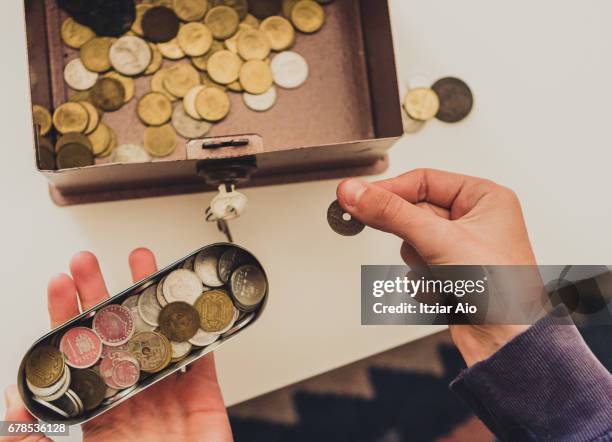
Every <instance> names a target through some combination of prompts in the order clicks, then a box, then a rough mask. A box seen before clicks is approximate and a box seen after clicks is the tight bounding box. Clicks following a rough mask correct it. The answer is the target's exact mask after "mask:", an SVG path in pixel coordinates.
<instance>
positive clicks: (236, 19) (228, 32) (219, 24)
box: [204, 6, 240, 40]
mask: <svg viewBox="0 0 612 442" xmlns="http://www.w3.org/2000/svg"><path fill="white" fill-rule="evenodd" d="M204 23H205V24H206V26H208V29H210V31H211V32H212V34H213V36H214V37H215V38H216V39H218V40H225V39H226V38H229V37H231V36H232V35H234V33H235V32H236V31H237V30H238V24H239V23H240V16H239V15H238V13H237V12H236V11H235V10H234V9H233V8H230V7H229V6H215V7H214V8H212V9H211V10H210V11H208V13H207V14H206V18H205V20H204Z"/></svg>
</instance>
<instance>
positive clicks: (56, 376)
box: [25, 345, 65, 388]
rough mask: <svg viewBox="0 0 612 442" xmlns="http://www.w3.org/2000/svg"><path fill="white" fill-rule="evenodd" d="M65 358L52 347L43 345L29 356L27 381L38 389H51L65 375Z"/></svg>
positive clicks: (26, 371)
mask: <svg viewBox="0 0 612 442" xmlns="http://www.w3.org/2000/svg"><path fill="white" fill-rule="evenodd" d="M64 369H65V365H64V356H63V355H62V353H61V352H60V351H59V350H58V349H56V348H54V347H51V346H48V345H41V346H38V347H36V348H35V349H34V350H32V352H31V353H30V354H29V355H28V358H27V360H26V365H25V374H26V378H27V380H29V381H30V382H31V383H32V385H35V386H36V387H41V388H45V387H49V386H51V385H54V384H55V383H56V382H58V381H59V380H60V379H61V377H62V376H63V374H64Z"/></svg>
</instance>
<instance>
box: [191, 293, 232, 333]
mask: <svg viewBox="0 0 612 442" xmlns="http://www.w3.org/2000/svg"><path fill="white" fill-rule="evenodd" d="M194 307H195V308H196V310H197V311H198V313H199V314H200V327H201V328H202V330H204V331H205V332H209V333H218V332H220V331H222V330H224V329H225V328H226V327H227V326H228V325H229V324H230V323H231V322H232V320H233V319H234V304H233V303H232V300H231V298H230V297H229V295H228V294H227V292H225V291H224V290H219V289H215V290H209V291H207V292H204V293H202V295H201V296H200V297H199V298H198V299H197V300H196V302H195V304H194ZM192 344H193V342H192Z"/></svg>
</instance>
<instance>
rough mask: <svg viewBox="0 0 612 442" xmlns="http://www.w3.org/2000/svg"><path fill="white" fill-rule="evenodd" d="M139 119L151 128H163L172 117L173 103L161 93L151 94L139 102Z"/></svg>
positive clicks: (137, 109)
mask: <svg viewBox="0 0 612 442" xmlns="http://www.w3.org/2000/svg"><path fill="white" fill-rule="evenodd" d="M136 113H137V114H138V118H140V120H141V121H142V122H143V123H144V124H147V125H149V126H161V125H162V124H164V123H167V122H168V120H169V119H170V117H171V116H172V102H171V101H170V100H169V99H168V98H167V97H166V96H165V95H163V94H160V93H159V92H149V93H148V94H146V95H143V97H142V98H141V99H140V100H139V101H138V107H137V108H136Z"/></svg>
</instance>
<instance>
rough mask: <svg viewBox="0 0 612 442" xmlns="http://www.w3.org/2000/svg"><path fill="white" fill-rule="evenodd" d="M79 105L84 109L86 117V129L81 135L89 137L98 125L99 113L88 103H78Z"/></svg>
mask: <svg viewBox="0 0 612 442" xmlns="http://www.w3.org/2000/svg"><path fill="white" fill-rule="evenodd" d="M79 103H80V105H81V106H83V107H84V108H85V110H86V111H87V116H88V122H87V127H86V128H85V130H84V131H83V133H84V134H85V135H90V134H91V133H92V132H93V131H94V130H96V129H97V128H98V126H99V125H100V113H99V111H98V109H96V108H95V107H94V105H93V104H91V103H90V102H89V101H80V102H79Z"/></svg>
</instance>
